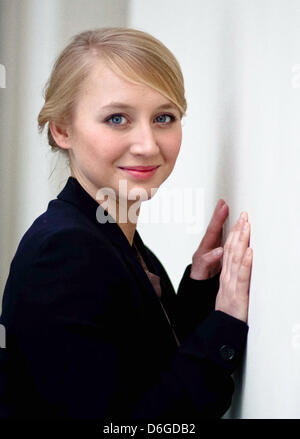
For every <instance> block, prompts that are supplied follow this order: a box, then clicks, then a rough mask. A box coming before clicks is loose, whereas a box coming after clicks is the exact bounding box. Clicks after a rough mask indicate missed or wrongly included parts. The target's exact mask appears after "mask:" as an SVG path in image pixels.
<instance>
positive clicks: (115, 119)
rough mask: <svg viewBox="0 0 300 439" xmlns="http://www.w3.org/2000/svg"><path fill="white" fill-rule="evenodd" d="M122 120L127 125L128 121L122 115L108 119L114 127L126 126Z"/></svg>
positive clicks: (114, 115) (115, 115)
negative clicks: (123, 121)
mask: <svg viewBox="0 0 300 439" xmlns="http://www.w3.org/2000/svg"><path fill="white" fill-rule="evenodd" d="M122 119H123V120H125V123H126V119H125V117H124V116H122V115H121V114H113V115H112V116H111V117H110V118H109V119H107V120H108V121H111V123H112V124H113V125H124V123H122Z"/></svg>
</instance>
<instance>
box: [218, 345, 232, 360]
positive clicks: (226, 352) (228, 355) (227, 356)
mask: <svg viewBox="0 0 300 439" xmlns="http://www.w3.org/2000/svg"><path fill="white" fill-rule="evenodd" d="M219 352H220V354H221V357H222V358H223V360H225V361H230V360H232V359H233V358H234V356H235V350H234V349H233V348H232V347H231V346H228V345H223V346H222V347H221V348H220V350H219Z"/></svg>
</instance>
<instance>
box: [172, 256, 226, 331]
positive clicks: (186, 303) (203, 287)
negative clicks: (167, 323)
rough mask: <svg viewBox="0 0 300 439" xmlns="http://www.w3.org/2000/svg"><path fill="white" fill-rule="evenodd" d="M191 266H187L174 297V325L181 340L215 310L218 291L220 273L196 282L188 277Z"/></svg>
mask: <svg viewBox="0 0 300 439" xmlns="http://www.w3.org/2000/svg"><path fill="white" fill-rule="evenodd" d="M191 266H192V264H189V265H188V266H187V267H186V269H185V271H184V274H183V276H182V279H181V281H180V283H179V286H178V289H177V297H176V310H175V314H176V323H177V330H178V332H179V333H180V335H181V338H182V339H184V338H185V337H186V336H188V335H189V334H190V333H191V332H192V331H193V330H194V329H195V328H196V327H197V325H199V324H200V323H201V322H202V321H203V320H204V319H205V318H206V317H207V316H208V315H209V314H210V313H211V312H212V311H213V310H214V309H215V302H216V296H217V293H218V290H219V277H220V273H218V274H216V275H215V276H214V277H212V278H209V279H206V280H196V279H192V278H191V277H190V272H191Z"/></svg>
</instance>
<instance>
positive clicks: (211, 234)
mask: <svg viewBox="0 0 300 439" xmlns="http://www.w3.org/2000/svg"><path fill="white" fill-rule="evenodd" d="M228 213H229V207H228V206H227V204H226V203H225V201H224V200H222V199H220V200H219V201H218V203H217V205H216V208H215V210H214V213H213V215H212V218H211V220H210V222H209V224H208V226H207V229H206V232H205V235H204V238H203V240H202V242H201V245H202V246H203V247H205V248H212V247H216V246H219V245H220V244H221V241H222V230H223V224H224V222H225V221H226V218H227V216H228Z"/></svg>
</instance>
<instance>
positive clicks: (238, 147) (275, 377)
mask: <svg viewBox="0 0 300 439" xmlns="http://www.w3.org/2000/svg"><path fill="white" fill-rule="evenodd" d="M128 4H129V6H130V9H129V15H127V8H128ZM126 24H128V25H130V26H133V27H137V28H140V29H142V30H146V31H149V32H150V33H152V34H154V35H155V36H157V37H158V38H160V39H161V40H162V41H163V42H164V43H165V44H166V45H167V46H168V47H169V48H170V49H171V50H172V51H173V52H174V53H175V55H176V56H177V58H178V60H179V62H180V63H181V65H182V68H183V72H184V75H185V80H186V89H187V99H188V112H187V117H186V119H185V122H184V124H185V126H184V140H183V145H182V149H181V152H180V154H179V158H178V161H177V164H176V166H175V169H174V172H173V174H172V175H171V176H170V178H169V179H168V180H167V181H166V182H165V183H164V185H163V187H162V188H161V189H160V191H158V193H157V194H156V195H155V197H154V198H153V200H151V201H149V202H147V203H144V206H143V207H142V213H141V216H140V220H141V221H140V223H139V225H138V229H139V231H140V233H141V235H142V237H143V239H144V241H145V243H146V244H148V245H149V246H150V247H151V248H152V249H153V250H154V251H155V253H156V254H157V255H158V256H159V258H160V259H161V260H162V262H163V263H164V264H165V266H166V268H167V270H168V272H169V275H170V277H171V279H172V281H173V284H174V287H175V288H177V286H178V282H179V280H180V278H181V276H182V273H183V269H184V268H185V266H186V265H187V264H188V263H190V262H191V257H192V254H193V252H194V251H195V249H196V248H197V246H198V244H199V242H200V239H201V237H202V235H203V232H204V225H206V224H207V223H208V221H209V219H210V216H211V214H212V211H213V209H214V206H215V204H216V203H217V201H218V199H219V198H221V197H222V198H224V199H225V200H226V201H227V203H228V204H229V206H230V209H231V210H230V218H229V221H228V225H227V227H226V230H225V233H226V235H227V234H228V230H229V228H230V227H231V226H232V224H233V222H234V221H235V219H236V218H237V216H238V215H239V213H240V211H241V210H247V211H248V213H249V218H250V222H251V225H252V237H251V246H252V247H253V249H254V263H253V272H252V281H251V291H250V294H251V298H250V310H249V326H250V331H249V338H248V345H247V352H246V356H245V361H244V364H243V365H242V367H241V368H240V370H239V371H238V373H237V374H236V382H237V391H236V393H235V396H234V401H233V406H232V409H231V410H230V411H229V412H228V414H227V417H241V418H265V417H270V418H284V417H288V418H293V417H295V418H298V417H300V410H299V408H298V407H300V404H299V402H300V401H299V400H300V391H299V390H300V389H299V387H300V382H299V373H298V370H300V368H299V363H300V316H299V314H300V313H299V311H298V310H299V309H300V306H299V305H300V295H299V293H298V288H297V287H298V270H299V268H300V262H299V260H300V258H299V250H298V242H299V241H300V240H299V238H300V236H299V235H300V230H299V225H298V224H299V221H300V208H299V203H298V198H297V189H298V186H299V171H298V169H299V159H300V153H299V150H300V149H299V147H298V139H299V138H300V135H299V134H300V132H299V131H300V124H299V114H300V108H299V107H300V73H299V72H300V67H299V65H300V0H297V1H296V0H289V1H288V2H287V1H285V0H271V1H268V0H239V1H237V0H236V1H234V0H188V1H186V2H182V1H181V0H164V1H161V0H151V1H149V2H147V1H142V0H132V1H131V2H129V3H128V2H127V1H126V0H110V1H105V0H102V1H99V0H89V1H83V0H72V1H71V0H43V1H39V0H22V1H21V2H20V1H17V0H0V64H2V65H4V66H5V67H6V73H7V78H6V88H0V115H1V117H0V188H1V189H0V203H1V214H0V249H1V250H0V290H1V292H2V291H3V287H4V284H5V281H6V277H7V274H8V269H9V264H10V261H11V259H12V256H13V254H14V252H15V250H16V247H17V244H18V242H19V240H20V238H21V236H22V235H23V233H24V232H25V230H26V229H27V228H28V227H29V226H30V225H31V223H32V222H33V220H34V219H35V218H36V217H37V216H38V215H39V214H40V213H42V212H43V211H44V210H45V208H46V207H47V204H48V202H49V200H50V199H51V198H54V197H55V196H56V195H57V193H58V191H59V190H60V188H61V186H62V184H63V183H64V182H65V177H66V175H65V174H66V171H65V170H64V169H63V166H64V164H63V163H62V164H61V165H60V166H58V167H57V168H56V170H55V171H54V172H53V174H52V175H51V176H50V174H51V173H52V170H53V168H54V167H55V166H56V157H55V156H53V157H52V154H51V153H50V152H49V148H48V146H47V143H46V141H45V138H44V137H40V136H39V135H38V133H37V125H36V117H37V114H38V112H39V110H40V108H41V106H42V94H41V93H42V87H43V85H44V83H45V81H46V79H47V77H48V74H49V72H50V67H51V64H52V62H53V60H54V57H55V56H56V54H57V53H58V52H59V51H60V50H61V48H62V47H64V46H65V45H66V43H67V42H68V41H69V38H70V37H71V36H72V35H73V34H75V33H76V32H78V31H80V30H85V29H88V28H92V27H101V26H105V25H126ZM293 69H294V71H293ZM0 86H1V84H0ZM164 188H170V189H176V188H177V193H176V197H177V198H176V203H177V205H178V209H177V213H178V212H179V213H180V211H181V210H182V209H183V204H182V200H181V199H180V196H181V195H180V194H182V193H183V192H182V191H183V190H184V189H192V191H193V192H192V197H194V198H192V199H193V206H194V207H195V212H194V216H196V217H197V224H196V225H195V224H192V226H194V227H190V226H191V225H189V224H187V223H183V222H181V223H180V222H179V223H178V224H176V223H175V222H174V220H173V217H172V218H171V221H169V222H168V223H166V224H158V225H155V224H146V223H144V224H143V223H142V219H143V218H146V216H147V211H148V212H149V210H150V209H152V208H154V207H155V206H157V205H159V203H160V201H161V200H163V202H164V205H165V203H166V201H165V200H164V199H163V193H164V192H163V189H164ZM180 191H181V192H180ZM197 191H198V192H197ZM195 197H196V198H195ZM173 204H174V203H173ZM196 206H198V208H199V209H200V212H198V213H197V212H196ZM171 207H172V206H171ZM201 209H202V210H201ZM201 212H202V214H201ZM192 215H193V212H192V213H191V216H192ZM195 226H198V227H195ZM192 231H193V233H192ZM195 232H196V233H195ZM299 271H300V270H299Z"/></svg>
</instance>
